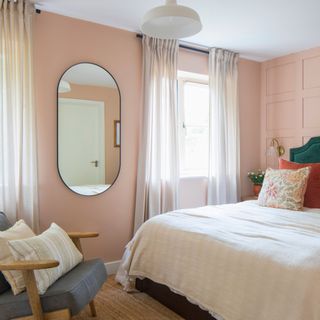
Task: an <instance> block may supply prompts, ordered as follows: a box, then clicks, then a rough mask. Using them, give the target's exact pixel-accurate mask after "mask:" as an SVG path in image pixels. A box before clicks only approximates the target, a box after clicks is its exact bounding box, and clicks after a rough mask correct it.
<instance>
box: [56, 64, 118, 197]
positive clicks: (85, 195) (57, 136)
mask: <svg viewBox="0 0 320 320" xmlns="http://www.w3.org/2000/svg"><path fill="white" fill-rule="evenodd" d="M81 64H92V65H95V66H97V67H99V68H101V69H103V70H104V71H105V72H107V73H108V74H109V75H110V76H111V78H112V79H113V81H114V83H115V84H116V87H117V89H118V92H119V109H120V112H119V113H120V114H119V116H120V150H119V153H120V154H119V169H118V173H117V175H116V177H115V179H114V180H113V182H112V184H111V185H110V186H109V188H107V189H106V190H104V191H102V192H100V193H97V194H90V195H87V194H81V193H78V192H76V191H74V190H72V189H71V188H70V187H69V186H68V185H67V184H66V183H65V181H64V180H63V178H62V175H61V172H60V168H59V84H60V81H61V80H62V78H63V76H64V75H65V73H66V72H68V70H70V69H71V68H72V67H75V66H77V65H81ZM56 90H57V96H56V99H57V113H56V117H57V119H56V128H57V133H56V139H57V149H56V153H57V159H56V161H57V171H58V175H59V177H60V179H61V181H62V182H63V184H64V185H65V186H66V187H67V189H68V190H70V191H71V192H73V193H74V194H77V195H79V196H83V197H96V196H100V195H102V194H104V193H105V192H107V191H108V190H110V189H111V188H112V186H113V185H114V184H115V182H116V181H117V179H118V177H119V175H120V170H121V159H122V150H121V149H122V108H121V91H120V88H119V85H118V82H117V81H116V79H115V78H114V76H113V74H111V73H110V72H109V71H108V70H107V69H106V68H104V67H102V66H100V65H99V64H97V63H93V62H86V61H82V62H79V63H75V64H73V65H71V66H70V67H68V68H67V69H66V70H65V71H64V72H63V73H62V75H61V76H60V78H59V80H58V84H57V89H56Z"/></svg>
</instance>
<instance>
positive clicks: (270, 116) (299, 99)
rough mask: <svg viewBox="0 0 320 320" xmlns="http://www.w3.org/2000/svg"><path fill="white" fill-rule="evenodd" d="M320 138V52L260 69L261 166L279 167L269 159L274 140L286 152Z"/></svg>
mask: <svg viewBox="0 0 320 320" xmlns="http://www.w3.org/2000/svg"><path fill="white" fill-rule="evenodd" d="M319 135H320V48H315V49H310V50H307V51H303V52H299V53H295V54H291V55H288V56H284V57H280V58H277V59H273V60H270V61H267V62H264V63H262V66H261V165H262V167H267V166H272V167H277V159H274V158H272V157H269V156H267V155H266V149H267V147H268V145H269V144H270V140H271V139H272V138H273V137H276V138H278V139H279V141H280V142H281V144H282V145H283V146H284V147H285V149H286V154H285V155H284V158H286V159H288V157H289V149H290V148H292V147H297V146H301V145H302V144H305V143H306V142H307V141H308V140H309V139H310V137H313V136H319Z"/></svg>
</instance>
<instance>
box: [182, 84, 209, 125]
mask: <svg viewBox="0 0 320 320" xmlns="http://www.w3.org/2000/svg"><path fill="white" fill-rule="evenodd" d="M184 112H185V125H206V126H207V125H209V88H208V85H206V84H201V83H196V82H186V83H185V85H184Z"/></svg>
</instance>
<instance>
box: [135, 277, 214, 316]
mask: <svg viewBox="0 0 320 320" xmlns="http://www.w3.org/2000/svg"><path fill="white" fill-rule="evenodd" d="M136 288H137V289H138V290H139V291H141V292H145V293H147V294H148V295H149V296H151V297H152V298H154V299H156V300H157V301H159V302H160V303H162V304H163V305H165V306H166V307H167V308H169V309H171V310H173V311H174V312H175V313H177V314H178V315H180V316H181V317H182V318H184V319H186V320H216V319H215V318H214V317H212V316H211V315H210V313H209V312H207V311H204V310H202V309H201V308H200V307H198V306H197V305H195V304H193V303H191V302H189V301H188V300H187V299H186V298H185V297H183V296H181V295H180V294H176V293H173V292H172V291H171V290H170V289H169V288H168V287H167V286H165V285H163V284H159V283H156V282H153V281H152V280H150V279H148V278H145V279H143V280H140V279H137V280H136Z"/></svg>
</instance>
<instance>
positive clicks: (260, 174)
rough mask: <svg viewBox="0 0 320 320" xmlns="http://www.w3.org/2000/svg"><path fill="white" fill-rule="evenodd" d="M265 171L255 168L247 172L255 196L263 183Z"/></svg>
mask: <svg viewBox="0 0 320 320" xmlns="http://www.w3.org/2000/svg"><path fill="white" fill-rule="evenodd" d="M264 175H265V172H264V171H262V170H260V169H259V170H255V171H250V172H248V178H249V179H250V180H251V182H252V183H253V193H254V195H255V196H258V195H259V193H260V190H261V187H262V184H263V179H264Z"/></svg>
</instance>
